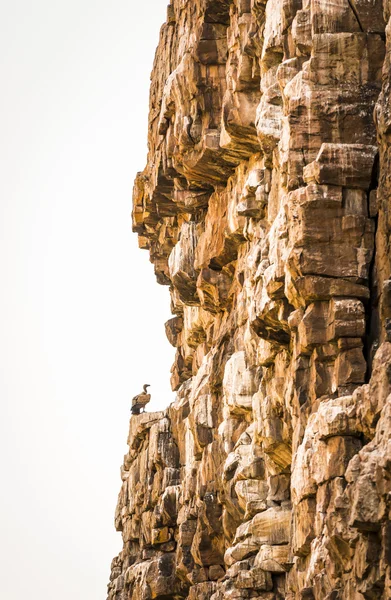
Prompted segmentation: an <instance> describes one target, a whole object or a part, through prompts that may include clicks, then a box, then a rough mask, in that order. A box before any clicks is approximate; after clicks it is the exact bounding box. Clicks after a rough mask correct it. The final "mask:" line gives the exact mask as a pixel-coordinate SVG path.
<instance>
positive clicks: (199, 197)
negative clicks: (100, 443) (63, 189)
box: [108, 0, 391, 600]
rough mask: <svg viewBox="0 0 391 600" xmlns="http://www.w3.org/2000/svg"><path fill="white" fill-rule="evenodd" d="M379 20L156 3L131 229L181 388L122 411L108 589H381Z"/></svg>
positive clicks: (386, 218)
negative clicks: (169, 397) (126, 416)
mask: <svg viewBox="0 0 391 600" xmlns="http://www.w3.org/2000/svg"><path fill="white" fill-rule="evenodd" d="M390 19H391V3H390V1H389V0H384V1H383V2H381V1H380V0H354V1H353V0H333V2H330V1H329V0H304V1H301V0H194V1H192V2H189V1H187V0H171V1H170V3H169V6H168V10H167V22H166V24H165V25H163V27H162V30H161V34H160V40H159V47H158V51H157V53H156V57H155V62H154V67H153V72H152V78H151V91H150V115H149V128H148V131H149V138H148V159H147V165H146V168H145V169H144V171H143V172H142V173H139V174H138V175H137V178H136V181H135V185H134V192H133V215H132V219H133V230H134V231H135V232H136V233H137V234H138V238H139V246H140V248H143V249H146V250H148V252H149V256H150V259H151V262H152V263H153V265H154V269H155V274H156V277H157V280H158V282H159V283H161V284H164V285H168V286H169V289H170V296H171V309H172V312H173V318H172V319H170V320H169V321H168V322H167V324H166V333H167V337H168V339H169V341H170V343H171V344H172V345H173V346H174V347H175V348H176V357H175V362H174V365H173V368H172V373H171V384H172V387H173V389H174V390H175V391H176V394H177V396H176V400H175V401H174V402H173V403H172V404H171V406H169V407H167V408H166V409H165V410H163V411H161V412H156V413H145V414H141V415H134V416H132V418H131V421H130V427H129V437H128V446H129V450H128V452H127V454H126V456H125V458H124V463H123V466H122V469H121V479H122V485H121V489H120V494H119V498H118V505H117V509H116V512H115V526H116V528H117V530H118V531H121V534H122V538H123V549H122V551H121V552H120V554H119V556H118V557H117V558H116V559H115V560H114V561H113V563H112V571H111V576H110V583H109V588H108V598H109V600H152V599H154V598H160V599H161V600H168V598H173V599H174V598H175V600H181V599H183V600H184V599H186V598H189V599H191V600H196V599H197V600H198V599H199V600H229V599H237V600H244V599H245V600H247V599H250V598H262V599H263V600H282V599H283V598H286V599H287V600H303V599H305V598H307V599H312V600H364V599H365V600H369V599H372V598H379V600H380V599H382V600H386V599H388V598H390V597H391V558H390V548H391V529H390V525H389V520H390V515H391V484H390V482H391V466H390V465H391V455H390V432H391V417H390V414H391V412H390V410H391V409H390V406H391V401H390V398H391V367H390V365H391V350H390V349H391V342H390V340H391V285H390V281H391V259H390V240H391V219H390V210H389V199H390V195H391V179H390V173H391V159H390V156H391V153H390V147H391V133H390V132H391V110H390V105H391V85H390V72H391V68H390V66H391V41H390V40H391V38H390V36H391V21H390ZM373 116H374V117H375V118H373Z"/></svg>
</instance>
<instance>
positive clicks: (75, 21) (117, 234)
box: [0, 0, 174, 600]
mask: <svg viewBox="0 0 391 600" xmlns="http://www.w3.org/2000/svg"><path fill="white" fill-rule="evenodd" d="M167 3H168V0H144V2H138V1H136V0H110V1H109V2H108V1H107V0H1V1H0V7H1V10H0V76H1V80H0V85H1V94H0V161H1V176H0V210H1V220H0V223H1V225H0V226H1V234H0V281H1V290H2V291H1V295H0V365H1V373H0V394H1V396H0V397H1V405H0V407H1V413H0V460H1V479H0V482H1V488H0V491H1V494H0V520H1V531H0V540H1V541H0V544H1V549H0V552H1V555H0V575H1V579H0V596H1V598H2V599H3V598H4V600H104V599H105V598H106V584H107V581H108V578H109V572H110V562H111V559H112V558H113V557H114V556H115V555H116V554H117V553H118V551H119V550H120V549H121V536H120V534H119V533H115V531H114V526H113V516H114V509H115V505H116V500H117V494H118V491H119V488H120V483H121V482H120V476H119V467H120V464H121V463H122V459H123V455H124V453H125V452H126V437H127V431H128V420H129V406H130V399H131V397H132V396H133V395H135V394H136V393H138V392H139V391H141V386H142V384H143V383H145V382H146V383H150V384H152V387H151V392H152V394H153V399H154V401H153V404H152V402H151V405H150V408H151V409H153V408H157V407H163V406H165V405H167V404H168V403H169V402H170V401H171V400H172V399H173V396H172V394H171V391H170V387H169V376H170V373H169V370H170V366H171V363H172V362H173V357H174V351H173V349H172V348H171V346H169V344H168V342H167V340H166V338H165V334H164V322H165V321H166V320H167V319H168V318H170V311H169V294H168V290H167V288H163V287H161V286H158V285H157V283H156V282H155V278H154V275H153V268H152V265H151V264H150V263H149V261H148V254H147V253H146V252H145V251H141V250H138V248H137V239H136V236H135V235H134V234H132V233H131V219H130V212H131V190H132V183H133V179H134V176H135V173H136V172H137V171H138V170H141V169H142V168H143V167H144V164H145V158H146V139H147V112H148V87H149V75H150V71H151V67H152V61H153V55H154V51H155V47H156V44H157V42H158V37H159V29H160V25H161V23H163V21H164V20H165V15H166V5H167Z"/></svg>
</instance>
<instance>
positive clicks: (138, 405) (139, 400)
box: [130, 383, 151, 415]
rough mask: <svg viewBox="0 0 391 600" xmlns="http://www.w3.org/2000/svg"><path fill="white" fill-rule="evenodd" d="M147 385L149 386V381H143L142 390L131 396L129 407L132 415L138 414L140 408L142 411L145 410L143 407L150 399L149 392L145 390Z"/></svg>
mask: <svg viewBox="0 0 391 600" xmlns="http://www.w3.org/2000/svg"><path fill="white" fill-rule="evenodd" d="M149 387H151V386H150V385H149V383H145V384H144V386H143V390H144V391H143V392H142V393H141V394H138V395H137V396H135V397H134V398H133V400H132V408H131V409H130V410H131V411H132V415H139V414H140V410H141V409H143V412H145V407H146V405H147V404H148V402H149V401H150V399H151V394H148V390H147V388H149Z"/></svg>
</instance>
